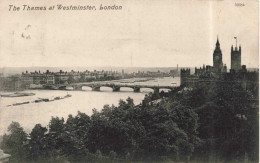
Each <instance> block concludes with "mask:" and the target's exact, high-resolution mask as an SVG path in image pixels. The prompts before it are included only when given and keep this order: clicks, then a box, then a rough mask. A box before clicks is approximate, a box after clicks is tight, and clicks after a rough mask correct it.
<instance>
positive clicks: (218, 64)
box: [213, 38, 223, 73]
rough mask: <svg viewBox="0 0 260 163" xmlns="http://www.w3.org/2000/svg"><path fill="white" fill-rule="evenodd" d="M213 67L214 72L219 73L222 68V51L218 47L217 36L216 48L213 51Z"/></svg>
mask: <svg viewBox="0 0 260 163" xmlns="http://www.w3.org/2000/svg"><path fill="white" fill-rule="evenodd" d="M213 68H214V71H215V73H221V70H222V68H223V62H222V52H221V49H220V44H219V41H218V38H217V43H216V48H215V50H214V53H213Z"/></svg>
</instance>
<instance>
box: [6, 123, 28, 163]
mask: <svg viewBox="0 0 260 163" xmlns="http://www.w3.org/2000/svg"><path fill="white" fill-rule="evenodd" d="M8 132H10V134H9V135H6V134H5V135H4V136H3V141H2V143H1V148H2V149H3V150H4V151H5V152H6V153H8V154H11V158H10V161H12V162H24V161H25V160H26V156H27V152H26V151H27V150H26V147H25V145H26V143H27V134H26V133H25V132H24V130H23V128H22V127H21V126H20V124H19V123H18V122H12V123H11V124H10V126H9V127H8Z"/></svg>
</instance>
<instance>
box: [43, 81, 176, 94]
mask: <svg viewBox="0 0 260 163" xmlns="http://www.w3.org/2000/svg"><path fill="white" fill-rule="evenodd" d="M69 87H70V88H73V90H82V88H83V87H89V88H91V89H92V91H100V88H101V87H109V88H112V90H113V91H114V92H118V91H120V88H122V87H126V88H132V89H133V91H134V92H140V89H141V88H150V89H153V90H154V92H159V91H160V89H168V90H174V89H175V88H176V87H174V86H162V85H136V84H115V83H73V84H59V85H44V86H43V88H44V89H58V90H68V88H69Z"/></svg>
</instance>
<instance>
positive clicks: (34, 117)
mask: <svg viewBox="0 0 260 163" xmlns="http://www.w3.org/2000/svg"><path fill="white" fill-rule="evenodd" d="M133 80H134V79H129V80H124V81H123V82H124V84H131V83H132V81H133ZM110 82H111V81H110ZM117 82H122V80H120V81H117ZM115 83H116V82H115ZM132 84H133V83H132ZM134 84H137V85H152V86H154V85H163V86H179V84H180V78H179V77H175V78H172V77H165V78H155V79H153V80H148V81H143V82H135V83H134ZM164 91H167V90H164ZM24 92H26V93H27V92H28V93H34V94H35V95H34V96H23V97H0V135H2V134H3V133H6V132H7V128H8V126H9V125H10V123H11V122H12V121H15V122H19V123H20V125H21V126H22V127H23V128H24V130H25V131H26V132H27V133H29V132H30V131H31V129H32V128H33V127H34V126H35V124H38V123H40V124H41V125H42V126H47V125H48V123H49V121H50V119H51V117H52V116H53V117H63V118H64V119H65V120H66V119H67V117H68V115H69V114H72V115H73V116H75V115H76V114H77V112H78V111H80V112H83V113H86V114H87V115H91V114H92V110H93V109H94V108H95V109H97V110H98V111H100V110H102V108H103V106H104V105H110V106H111V105H115V106H118V102H119V100H120V99H122V100H126V99H127V98H128V97H131V98H132V99H133V100H134V103H135V104H136V105H138V104H140V103H141V102H142V100H143V98H144V97H145V95H146V94H148V93H149V92H153V90H152V89H149V88H142V89H141V92H138V93H135V92H133V90H132V89H131V88H125V87H123V88H121V89H120V92H113V91H112V88H107V87H101V90H100V91H91V89H90V88H87V87H83V90H82V91H69V90H26V91H24ZM0 93H1V94H3V93H4V92H0ZM67 94H70V95H72V96H71V97H69V98H65V99H61V100H55V101H50V102H40V103H34V102H33V101H35V100H37V99H39V98H48V99H51V98H54V97H57V96H61V97H64V96H66V95H67ZM23 102H29V103H28V104H23V105H17V106H13V104H15V103H23ZM10 105H11V106H10Z"/></svg>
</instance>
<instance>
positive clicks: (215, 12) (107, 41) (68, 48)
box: [0, 0, 259, 68]
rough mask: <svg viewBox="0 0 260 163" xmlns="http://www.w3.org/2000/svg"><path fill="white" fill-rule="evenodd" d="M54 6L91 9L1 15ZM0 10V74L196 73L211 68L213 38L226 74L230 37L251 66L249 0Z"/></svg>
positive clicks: (254, 4) (33, 2)
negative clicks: (36, 69) (36, 70)
mask: <svg viewBox="0 0 260 163" xmlns="http://www.w3.org/2000/svg"><path fill="white" fill-rule="evenodd" d="M237 2H240V3H241V2H242V3H243V4H244V6H236V5H235V3H237ZM58 4H62V5H64V6H68V5H76V6H77V5H93V6H94V5H95V6H96V8H97V10H96V11H58V10H53V11H49V10H47V11H21V9H20V11H8V10H9V5H15V6H20V7H21V8H22V7H23V6H22V5H29V6H30V7H35V6H46V7H47V8H48V7H49V6H53V5H55V6H56V5H58ZM101 4H102V5H103V6H105V5H114V4H115V5H118V6H122V10H120V11H101V10H99V6H100V5H101ZM56 7H57V6H56ZM0 11H1V12H0V67H31V66H47V67H59V66H60V67H66V66H70V67H71V66H77V67H80V66H113V67H175V66H176V65H177V64H178V65H179V67H195V66H196V67H199V66H202V65H203V64H206V65H212V64H213V61H212V55H213V51H214V48H215V43H216V40H217V36H218V38H219V42H220V47H221V49H222V54H223V63H224V64H227V67H228V68H230V51H231V45H235V44H236V41H235V39H234V37H237V38H238V40H237V41H238V45H241V47H242V64H245V65H247V67H258V61H259V59H258V54H259V53H258V45H259V43H258V38H259V37H258V23H259V22H258V21H259V18H258V1H257V0H251V1H246V0H239V1H238V0H237V1H235V0H218V1H213V0H185V1H182V0H1V1H0Z"/></svg>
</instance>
